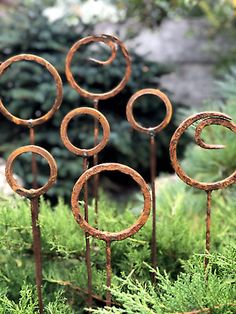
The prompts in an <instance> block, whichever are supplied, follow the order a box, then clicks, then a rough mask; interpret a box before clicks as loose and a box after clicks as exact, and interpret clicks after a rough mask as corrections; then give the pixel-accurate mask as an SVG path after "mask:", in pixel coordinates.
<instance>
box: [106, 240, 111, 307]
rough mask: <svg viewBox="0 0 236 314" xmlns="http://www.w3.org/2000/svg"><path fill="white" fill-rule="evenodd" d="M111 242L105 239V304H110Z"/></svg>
mask: <svg viewBox="0 0 236 314" xmlns="http://www.w3.org/2000/svg"><path fill="white" fill-rule="evenodd" d="M111 272H112V269H111V242H110V241H106V276H107V280H106V285H107V288H108V289H107V295H106V305H107V306H111V291H110V289H109V288H110V287H111Z"/></svg>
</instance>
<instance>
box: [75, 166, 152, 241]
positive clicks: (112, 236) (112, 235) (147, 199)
mask: <svg viewBox="0 0 236 314" xmlns="http://www.w3.org/2000/svg"><path fill="white" fill-rule="evenodd" d="M102 171H120V172H122V173H124V174H127V175H129V176H131V177H132V178H133V180H134V181H135V182H136V183H137V184H138V185H139V186H140V188H141V191H142V194H143V197H144V206H143V211H142V213H141V215H140V216H139V218H138V220H137V221H136V222H135V223H134V224H133V225H132V226H131V227H129V228H127V229H125V230H122V231H119V232H107V231H100V230H98V229H95V228H93V227H92V226H90V225H89V224H88V223H87V222H86V220H85V219H84V217H83V216H82V214H81V212H80V208H79V206H80V205H79V204H78V199H79V195H80V192H81V190H82V188H83V186H84V184H85V183H86V182H87V180H88V179H89V178H91V177H92V176H94V175H96V174H98V173H100V172H102ZM71 205H72V210H73V214H74V217H75V220H76V221H77V222H78V223H79V225H80V227H81V228H82V229H83V230H84V231H85V232H87V233H89V235H90V236H92V237H95V238H98V239H101V240H104V241H120V240H124V239H126V238H128V237H130V236H132V235H133V234H135V233H136V232H138V230H140V229H141V228H142V227H143V226H144V224H145V223H146V221H147V219H148V217H149V214H150V208H151V195H150V192H149V188H148V185H147V184H146V182H145V181H144V179H143V178H142V177H141V175H140V174H139V173H138V172H136V171H135V170H133V169H132V168H130V167H128V166H125V165H122V164H118V163H104V164H100V165H97V166H94V167H92V168H90V169H88V170H87V171H85V172H84V173H83V174H82V175H81V177H80V178H79V179H78V181H77V182H76V183H75V185H74V188H73V191H72V195H71Z"/></svg>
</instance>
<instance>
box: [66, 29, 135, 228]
mask: <svg viewBox="0 0 236 314" xmlns="http://www.w3.org/2000/svg"><path fill="white" fill-rule="evenodd" d="M95 42H96V43H104V44H105V45H107V46H108V47H109V48H110V49H111V56H110V57H109V59H107V60H105V61H101V60H97V59H94V58H89V60H90V61H92V62H95V63H97V64H99V65H102V66H107V65H110V64H112V62H113V61H114V60H115V58H116V56H117V50H118V47H120V49H121V51H122V54H123V56H124V58H125V63H126V70H125V75H124V77H123V78H122V80H121V82H120V83H119V84H118V85H117V86H116V87H114V88H113V89H112V90H111V91H108V92H104V93H92V92H89V91H87V90H85V89H83V88H82V87H80V86H79V84H78V83H76V81H75V79H74V76H73V73H72V70H71V63H72V60H73V57H74V55H75V53H76V52H77V51H79V49H80V48H81V46H83V45H88V44H91V43H95ZM130 74H131V60H130V56H129V53H128V51H127V49H126V47H125V45H124V43H123V42H122V41H121V40H119V39H118V38H117V37H115V36H111V35H105V34H102V35H98V36H88V37H85V38H82V39H80V40H78V41H77V42H75V44H74V45H73V46H72V47H71V48H70V50H69V52H68V54H67V57H66V77H67V80H68V82H69V83H70V85H71V87H72V88H74V89H75V90H76V91H77V92H78V93H79V94H80V95H81V96H82V97H85V98H88V99H91V100H92V101H93V105H94V109H96V110H98V102H99V100H105V99H108V98H111V97H114V96H115V95H117V94H118V93H119V92H121V91H122V89H123V88H124V87H125V86H126V84H127V82H128V80H129V77H130ZM97 144H98V120H97V119H95V120H94V145H95V146H96V145H97ZM97 164H98V155H97V154H94V155H93V165H94V166H95V165H97ZM98 183H99V176H98V175H97V176H94V188H93V191H94V193H93V194H94V199H95V214H96V216H95V217H96V221H95V223H96V224H97V219H98Z"/></svg>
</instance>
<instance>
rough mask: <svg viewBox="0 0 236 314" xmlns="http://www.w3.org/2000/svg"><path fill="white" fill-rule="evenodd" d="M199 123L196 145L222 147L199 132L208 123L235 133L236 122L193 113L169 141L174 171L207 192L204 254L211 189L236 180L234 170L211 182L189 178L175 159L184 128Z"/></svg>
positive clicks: (208, 234) (219, 115)
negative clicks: (205, 138)
mask: <svg viewBox="0 0 236 314" xmlns="http://www.w3.org/2000/svg"><path fill="white" fill-rule="evenodd" d="M199 120H200V122H199V124H198V125H197V127H196V129H195V141H196V143H197V144H198V146H200V147H202V148H204V149H222V148H224V145H216V144H207V143H205V142H204V141H203V140H202V138H201V133H202V131H203V129H204V128H205V127H207V126H210V125H221V126H224V127H226V128H228V129H229V130H231V131H233V132H234V133H236V124H235V123H234V122H233V121H232V119H231V117H229V116H228V115H226V114H223V113H221V112H211V111H209V112H207V111H205V112H200V113H197V114H194V115H192V116H190V117H189V118H187V119H186V120H184V121H183V122H182V123H181V124H180V126H179V127H178V128H177V130H176V131H175V133H174V135H173V136H172V139H171V141H170V159H171V163H172V166H173V168H174V170H175V172H176V174H177V175H178V176H179V177H180V179H181V180H182V181H184V182H185V183H186V184H188V185H190V186H192V187H195V188H197V189H200V190H203V191H205V192H206V194H207V206H206V244H205V249H206V252H205V253H206V254H209V252H210V239H211V198H212V191H215V190H219V189H224V188H227V187H228V186H230V185H232V184H234V183H235V182H236V171H234V172H233V173H232V174H231V175H230V176H228V177H227V178H225V179H223V180H221V181H217V182H213V183H208V182H199V181H197V180H195V179H192V178H190V177H189V176H188V175H187V174H186V173H185V172H184V170H183V169H182V168H181V165H180V164H179V162H178V159H177V145H178V142H179V139H180V137H181V135H182V134H183V133H184V132H185V130H186V129H187V128H188V127H189V126H191V125H192V124H193V123H195V122H197V121H199ZM208 262H209V259H208V257H207V255H206V256H205V262H204V265H205V269H206V267H207V265H208Z"/></svg>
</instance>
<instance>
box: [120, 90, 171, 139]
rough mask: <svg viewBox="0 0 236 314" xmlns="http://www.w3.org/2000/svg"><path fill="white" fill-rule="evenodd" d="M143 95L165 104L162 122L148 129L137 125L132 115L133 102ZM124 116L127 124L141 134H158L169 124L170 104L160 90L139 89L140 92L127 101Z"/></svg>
mask: <svg viewBox="0 0 236 314" xmlns="http://www.w3.org/2000/svg"><path fill="white" fill-rule="evenodd" d="M143 95H155V96H157V97H159V98H160V99H161V100H162V101H163V102H164V104H165V107H166V115H165V118H164V120H163V121H162V122H161V123H160V124H159V125H157V126H155V127H150V128H145V127H143V126H142V125H140V124H139V123H137V122H136V121H135V119H134V115H133V106H134V103H135V101H136V100H137V99H138V98H139V97H141V96H143ZM126 116H127V119H128V121H129V123H130V124H131V126H132V127H133V128H134V129H136V130H137V131H140V132H143V133H148V134H150V133H158V132H160V131H161V130H163V129H164V128H165V127H166V126H167V125H168V124H169V122H170V120H171V117H172V105H171V102H170V100H169V98H168V97H167V96H166V95H165V94H164V93H162V92H161V91H160V90H158V89H153V88H145V89H141V90H140V91H138V92H136V93H135V94H134V95H133V96H132V97H131V98H130V100H129V101H128V104H127V107H126Z"/></svg>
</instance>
